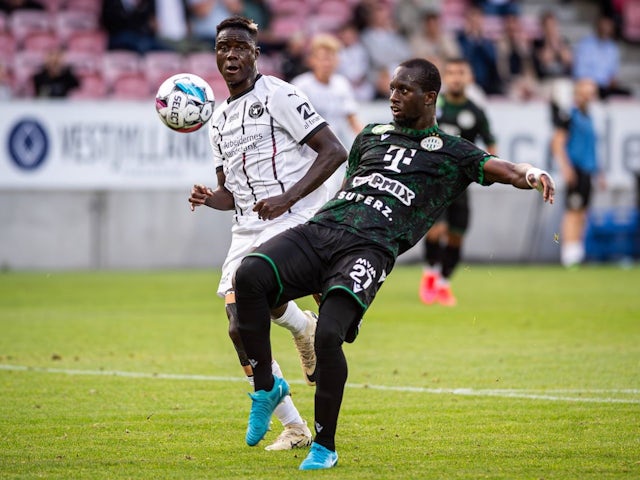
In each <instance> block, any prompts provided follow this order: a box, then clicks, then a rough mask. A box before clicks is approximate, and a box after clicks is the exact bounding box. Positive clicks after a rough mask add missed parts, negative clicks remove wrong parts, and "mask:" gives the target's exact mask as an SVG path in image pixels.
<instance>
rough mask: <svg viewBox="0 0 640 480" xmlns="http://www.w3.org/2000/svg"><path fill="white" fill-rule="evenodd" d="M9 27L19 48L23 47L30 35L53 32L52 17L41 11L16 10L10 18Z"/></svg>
mask: <svg viewBox="0 0 640 480" xmlns="http://www.w3.org/2000/svg"><path fill="white" fill-rule="evenodd" d="M9 27H10V30H11V32H12V33H13V36H14V37H15V39H16V41H17V42H18V47H21V46H22V43H23V41H24V39H25V38H26V37H28V36H29V35H33V34H34V33H50V32H52V28H51V17H50V15H49V13H47V12H44V11H41V10H16V11H15V12H13V13H12V14H11V16H10V17H9Z"/></svg>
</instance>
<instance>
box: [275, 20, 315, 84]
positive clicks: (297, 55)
mask: <svg viewBox="0 0 640 480" xmlns="http://www.w3.org/2000/svg"><path fill="white" fill-rule="evenodd" d="M306 48H307V39H306V38H305V36H304V34H302V33H300V32H296V33H294V34H293V35H291V37H290V38H289V40H288V41H287V45H286V47H285V49H284V51H283V52H282V65H281V67H280V68H281V70H282V78H284V80H286V81H287V82H290V81H291V80H293V79H294V78H295V77H297V76H298V75H300V74H302V73H304V72H306V71H307V70H308V69H307V67H306V64H305V58H304V57H305V54H306Z"/></svg>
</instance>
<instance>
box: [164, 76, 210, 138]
mask: <svg viewBox="0 0 640 480" xmlns="http://www.w3.org/2000/svg"><path fill="white" fill-rule="evenodd" d="M214 105H215V98H214V95H213V90H212V89H211V86H210V85H209V84H208V83H207V82H206V81H205V80H204V79H202V78H201V77H199V76H198V75H194V74H193V73H179V74H177V75H173V76H172V77H169V78H167V79H166V80H165V81H164V82H162V85H160V88H158V93H157V94H156V111H157V112H158V115H159V116H160V120H162V122H163V123H164V124H165V125H166V126H167V127H169V128H170V129H172V130H175V131H177V132H182V133H189V132H194V131H196V130H199V129H200V128H202V126H203V125H204V124H205V123H207V122H208V121H209V119H210V118H211V115H212V114H213V107H214Z"/></svg>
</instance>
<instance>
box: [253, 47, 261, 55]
mask: <svg viewBox="0 0 640 480" xmlns="http://www.w3.org/2000/svg"><path fill="white" fill-rule="evenodd" d="M253 50H254V51H255V52H256V58H258V57H259V56H260V52H261V51H260V47H259V46H258V45H256V46H255V47H254V49H253Z"/></svg>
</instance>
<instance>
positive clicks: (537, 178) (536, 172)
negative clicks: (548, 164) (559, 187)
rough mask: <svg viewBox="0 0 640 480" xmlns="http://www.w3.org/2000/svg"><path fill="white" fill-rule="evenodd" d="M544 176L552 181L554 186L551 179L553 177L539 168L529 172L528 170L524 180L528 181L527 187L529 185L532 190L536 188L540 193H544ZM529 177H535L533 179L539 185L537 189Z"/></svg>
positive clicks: (533, 168)
mask: <svg viewBox="0 0 640 480" xmlns="http://www.w3.org/2000/svg"><path fill="white" fill-rule="evenodd" d="M543 174H544V175H546V176H547V178H548V179H549V180H550V181H551V185H552V186H553V178H551V175H549V173H548V172H545V171H544V170H540V169H539V168H536V167H531V168H530V169H529V170H527V173H525V175H524V178H525V180H526V181H527V185H529V186H530V187H531V188H535V189H536V190H538V191H539V192H542V190H543V189H544V187H543V186H542V182H541V181H540V177H541V176H542V175H543ZM529 175H533V179H534V180H535V182H536V184H537V186H536V187H534V186H533V184H532V183H531V182H530V181H529Z"/></svg>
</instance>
